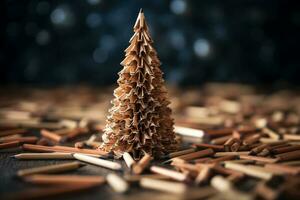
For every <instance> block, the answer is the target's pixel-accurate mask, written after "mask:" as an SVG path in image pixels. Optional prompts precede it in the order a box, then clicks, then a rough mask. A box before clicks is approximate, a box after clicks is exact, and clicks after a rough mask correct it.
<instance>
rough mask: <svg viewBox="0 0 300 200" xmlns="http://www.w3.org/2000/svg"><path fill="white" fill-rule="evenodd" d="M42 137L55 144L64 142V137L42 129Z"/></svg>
mask: <svg viewBox="0 0 300 200" xmlns="http://www.w3.org/2000/svg"><path fill="white" fill-rule="evenodd" d="M41 135H42V136H43V137H45V138H47V139H49V140H52V141H54V142H57V143H60V142H61V141H62V140H63V137H62V136H60V135H57V134H55V133H53V132H51V131H48V130H45V129H42V130H41Z"/></svg>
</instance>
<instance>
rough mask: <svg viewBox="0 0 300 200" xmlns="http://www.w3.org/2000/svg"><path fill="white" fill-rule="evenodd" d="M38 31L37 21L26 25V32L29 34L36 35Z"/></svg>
mask: <svg viewBox="0 0 300 200" xmlns="http://www.w3.org/2000/svg"><path fill="white" fill-rule="evenodd" d="M37 31H38V27H37V25H36V23H34V22H28V23H27V24H26V25H25V32H26V33H27V35H35V34H36V32H37Z"/></svg>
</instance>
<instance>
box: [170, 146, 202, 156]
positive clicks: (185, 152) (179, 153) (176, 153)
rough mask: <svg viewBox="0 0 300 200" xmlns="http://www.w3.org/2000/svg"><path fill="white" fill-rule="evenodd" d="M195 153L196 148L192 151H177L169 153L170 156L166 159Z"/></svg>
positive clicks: (191, 149)
mask: <svg viewBox="0 0 300 200" xmlns="http://www.w3.org/2000/svg"><path fill="white" fill-rule="evenodd" d="M195 151H196V148H190V149H185V150H181V151H176V152H173V153H169V154H168V155H166V158H174V157H177V156H182V155H185V154H188V153H192V152H195Z"/></svg>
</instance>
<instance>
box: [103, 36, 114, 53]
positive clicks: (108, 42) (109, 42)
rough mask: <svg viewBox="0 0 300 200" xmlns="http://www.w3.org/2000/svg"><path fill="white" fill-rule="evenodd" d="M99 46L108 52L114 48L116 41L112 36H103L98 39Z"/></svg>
mask: <svg viewBox="0 0 300 200" xmlns="http://www.w3.org/2000/svg"><path fill="white" fill-rule="evenodd" d="M99 45H100V47H101V48H102V49H106V50H108V51H110V50H113V49H114V48H115V47H116V45H117V43H116V39H115V38H114V37H113V36H112V35H103V36H102V37H101V38H100V41H99Z"/></svg>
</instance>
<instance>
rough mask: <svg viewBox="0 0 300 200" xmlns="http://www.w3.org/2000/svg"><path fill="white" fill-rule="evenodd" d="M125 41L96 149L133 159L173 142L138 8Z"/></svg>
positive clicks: (154, 61) (171, 148)
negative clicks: (115, 82)
mask: <svg viewBox="0 0 300 200" xmlns="http://www.w3.org/2000/svg"><path fill="white" fill-rule="evenodd" d="M129 42H130V45H129V47H128V48H127V49H126V50H125V53H126V54H125V59H124V60H123V61H122V62H121V65H123V66H124V68H123V69H122V70H121V71H120V72H119V79H118V85H119V86H118V88H117V89H115V91H114V96H115V99H114V100H113V101H112V104H113V107H112V108H111V109H110V110H109V116H108V118H107V124H106V127H105V131H104V135H103V136H102V138H103V145H102V146H101V147H100V149H102V150H105V151H113V152H114V153H115V154H116V155H121V154H122V153H123V152H130V153H132V154H133V156H134V157H135V158H136V159H138V158H140V157H141V156H142V155H143V154H145V153H148V154H151V155H153V156H155V157H159V156H161V155H163V154H165V153H168V152H171V151H174V150H176V147H177V144H176V140H175V134H174V131H173V124H174V122H173V119H172V118H171V109H170V108H169V107H168V105H169V104H170V101H169V100H168V97H167V92H166V88H165V86H164V80H163V77H162V74H163V73H162V71H161V70H160V61H159V59H158V57H157V53H156V51H155V49H154V48H153V46H152V43H153V41H152V39H151V37H150V34H149V30H148V26H147V24H146V22H145V17H144V13H143V11H142V10H141V11H140V13H139V15H138V18H137V20H136V23H135V25H134V35H133V36H132V38H131V39H130V41H129Z"/></svg>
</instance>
